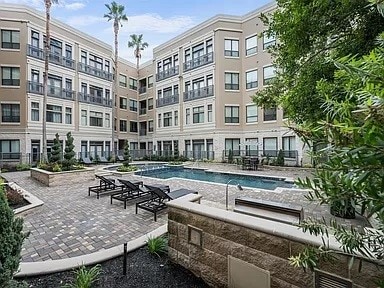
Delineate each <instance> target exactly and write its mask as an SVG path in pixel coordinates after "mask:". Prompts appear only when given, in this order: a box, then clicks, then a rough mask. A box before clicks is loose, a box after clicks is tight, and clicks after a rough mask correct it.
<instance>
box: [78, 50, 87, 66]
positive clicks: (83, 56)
mask: <svg viewBox="0 0 384 288" xmlns="http://www.w3.org/2000/svg"><path fill="white" fill-rule="evenodd" d="M80 62H81V63H83V64H87V52H85V51H84V50H81V59H80Z"/></svg>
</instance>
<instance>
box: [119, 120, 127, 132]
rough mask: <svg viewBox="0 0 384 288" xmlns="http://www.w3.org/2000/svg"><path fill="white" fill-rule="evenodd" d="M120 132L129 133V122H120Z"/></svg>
mask: <svg viewBox="0 0 384 288" xmlns="http://www.w3.org/2000/svg"><path fill="white" fill-rule="evenodd" d="M120 132H127V120H120Z"/></svg>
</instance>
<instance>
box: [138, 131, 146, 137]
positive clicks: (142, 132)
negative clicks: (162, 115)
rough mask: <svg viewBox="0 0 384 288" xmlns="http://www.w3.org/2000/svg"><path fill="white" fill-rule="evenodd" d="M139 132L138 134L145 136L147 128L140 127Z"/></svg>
mask: <svg viewBox="0 0 384 288" xmlns="http://www.w3.org/2000/svg"><path fill="white" fill-rule="evenodd" d="M139 134H140V136H145V135H147V129H140V132H139Z"/></svg>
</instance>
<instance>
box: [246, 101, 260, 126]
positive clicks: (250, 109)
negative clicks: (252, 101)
mask: <svg viewBox="0 0 384 288" xmlns="http://www.w3.org/2000/svg"><path fill="white" fill-rule="evenodd" d="M246 108H247V111H246V113H247V115H246V117H247V118H246V122H247V123H255V122H257V106H256V105H248V106H247V107H246Z"/></svg>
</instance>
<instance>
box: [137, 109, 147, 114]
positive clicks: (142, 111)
mask: <svg viewBox="0 0 384 288" xmlns="http://www.w3.org/2000/svg"><path fill="white" fill-rule="evenodd" d="M144 114H147V108H140V109H139V115H144Z"/></svg>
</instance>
